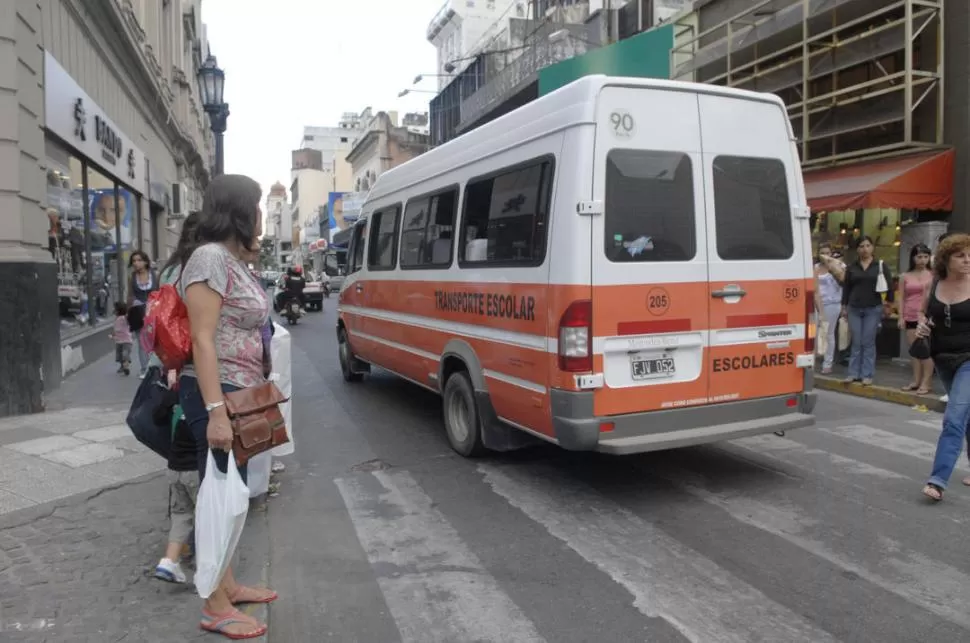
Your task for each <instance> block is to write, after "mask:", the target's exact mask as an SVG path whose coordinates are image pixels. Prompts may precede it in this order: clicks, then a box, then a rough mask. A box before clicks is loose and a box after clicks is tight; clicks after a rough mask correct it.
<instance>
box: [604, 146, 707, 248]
mask: <svg viewBox="0 0 970 643" xmlns="http://www.w3.org/2000/svg"><path fill="white" fill-rule="evenodd" d="M605 207H606V214H605V232H606V235H605V236H606V257H607V259H609V260H610V261H613V262H617V263H621V262H663V261H690V260H691V259H693V258H694V256H695V255H696V254H697V223H696V221H695V216H694V177H693V170H692V166H691V160H690V157H689V156H687V155H686V154H684V153H682V152H659V151H650V150H624V149H614V150H610V152H609V154H608V155H607V157H606V203H605Z"/></svg>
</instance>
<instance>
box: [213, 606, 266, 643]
mask: <svg viewBox="0 0 970 643" xmlns="http://www.w3.org/2000/svg"><path fill="white" fill-rule="evenodd" d="M232 625H249V626H251V627H253V628H255V629H254V630H253V631H251V632H246V633H245V634H234V633H232V632H227V631H226V628H227V627H230V626H232ZM199 627H200V628H201V629H203V630H205V631H206V632H212V633H214V634H221V635H223V636H224V637H226V638H227V639H230V640H233V641H242V640H244V639H255V638H258V637H260V636H262V635H264V634H266V629H267V628H266V626H265V625H253V622H252V621H251V620H250V619H248V618H246V616H244V615H243V613H242V612H240V611H239V610H235V609H234V610H231V611H229V612H226V613H225V614H213V613H211V612H209V611H207V610H204V609H203V610H202V622H201V623H199Z"/></svg>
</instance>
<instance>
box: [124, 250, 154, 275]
mask: <svg viewBox="0 0 970 643" xmlns="http://www.w3.org/2000/svg"><path fill="white" fill-rule="evenodd" d="M135 259H141V260H142V261H144V262H145V269H146V270H151V269H152V260H151V257H149V256H148V253H147V252H144V251H142V250H135V251H134V252H133V253H131V256H130V257H128V267H129V268H133V267H134V266H135Z"/></svg>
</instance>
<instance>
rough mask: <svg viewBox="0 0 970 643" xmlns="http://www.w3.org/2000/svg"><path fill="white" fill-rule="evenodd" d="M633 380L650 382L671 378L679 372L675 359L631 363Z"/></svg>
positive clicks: (639, 360)
mask: <svg viewBox="0 0 970 643" xmlns="http://www.w3.org/2000/svg"><path fill="white" fill-rule="evenodd" d="M630 366H631V368H632V369H633V379H635V380H649V379H653V378H655V377H671V376H673V375H674V374H675V373H676V372H677V367H676V366H675V364H674V358H673V357H660V358H658V359H635V360H632V361H631V362H630Z"/></svg>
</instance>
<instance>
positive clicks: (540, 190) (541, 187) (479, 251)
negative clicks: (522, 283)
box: [458, 159, 553, 266]
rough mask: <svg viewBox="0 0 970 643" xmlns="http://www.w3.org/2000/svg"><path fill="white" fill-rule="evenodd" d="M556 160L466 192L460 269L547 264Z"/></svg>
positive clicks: (481, 181) (474, 184) (521, 169)
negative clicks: (547, 233) (546, 255)
mask: <svg viewBox="0 0 970 643" xmlns="http://www.w3.org/2000/svg"><path fill="white" fill-rule="evenodd" d="M552 180H553V164H552V161H551V160H545V159H543V160H540V161H533V162H531V163H529V164H527V165H521V166H519V167H516V168H514V169H510V170H507V171H504V172H501V173H499V174H497V175H492V176H490V177H488V178H483V179H477V180H475V181H470V182H469V183H468V185H467V186H466V188H465V205H464V216H463V217H462V223H461V236H460V239H459V242H458V262H459V264H460V265H466V264H475V265H486V266H487V265H496V266H502V265H518V264H527V265H539V264H541V263H542V261H543V260H544V259H545V253H546V230H547V228H548V226H547V225H546V221H547V219H548V210H549V198H548V193H549V190H550V189H551V187H552Z"/></svg>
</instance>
